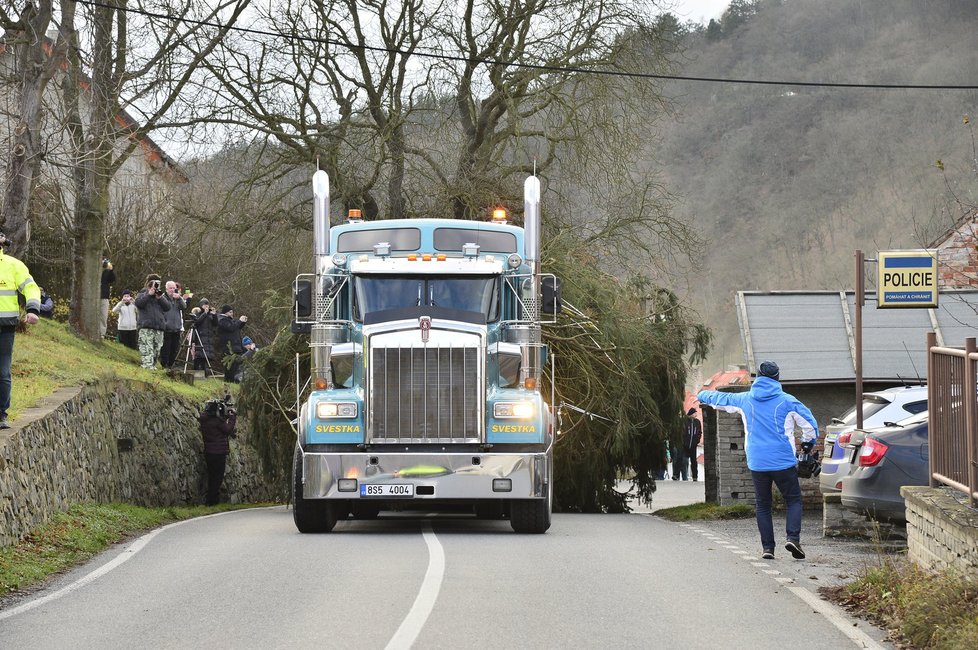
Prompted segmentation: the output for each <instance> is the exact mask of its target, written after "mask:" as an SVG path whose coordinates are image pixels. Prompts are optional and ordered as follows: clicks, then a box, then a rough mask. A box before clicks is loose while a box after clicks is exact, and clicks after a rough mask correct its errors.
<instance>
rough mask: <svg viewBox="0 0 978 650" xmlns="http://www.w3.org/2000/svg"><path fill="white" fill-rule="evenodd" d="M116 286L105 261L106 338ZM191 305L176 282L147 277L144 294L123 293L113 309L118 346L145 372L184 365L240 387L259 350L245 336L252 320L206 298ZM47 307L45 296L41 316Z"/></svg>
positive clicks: (103, 326)
mask: <svg viewBox="0 0 978 650" xmlns="http://www.w3.org/2000/svg"><path fill="white" fill-rule="evenodd" d="M115 282H116V274H115V271H114V270H113V268H112V263H111V262H110V261H109V260H108V259H104V260H102V278H101V287H100V294H99V295H100V299H101V318H100V320H99V328H100V330H101V331H100V333H101V334H102V336H105V333H106V332H107V331H108V317H109V311H110V303H111V302H112V301H111V298H110V295H111V290H112V285H113V284H115ZM44 295H46V294H44ZM48 300H50V297H49V298H48ZM193 300H194V294H193V293H191V292H190V291H187V290H185V289H184V288H183V287H182V286H181V285H180V283H179V282H177V281H176V280H167V281H166V282H164V281H163V280H162V278H160V276H159V275H157V274H155V273H151V274H149V275H148V276H146V280H145V282H144V283H143V287H142V288H141V289H139V290H138V291H137V292H135V293H133V292H132V291H131V290H130V289H125V290H123V291H122V297H121V299H120V300H119V301H118V302H116V303H115V305H112V306H111V312H112V313H114V314H115V315H116V317H117V319H118V320H117V325H116V330H117V332H118V340H119V342H120V343H122V344H123V345H125V346H127V347H130V348H132V349H134V350H138V351H139V356H140V363H141V365H142V367H143V368H145V369H147V370H156V369H157V364H159V367H160V368H162V369H164V370H166V369H171V368H174V367H175V366H177V364H178V362H179V361H182V362H183V365H184V367H187V366H189V365H190V364H193V369H194V370H200V371H204V372H206V373H208V374H220V373H221V371H222V370H223V374H224V377H225V379H227V380H229V381H234V382H239V381H241V374H242V362H243V361H244V360H245V359H247V358H248V357H250V356H251V355H253V354H254V353H255V350H257V346H256V345H255V343H254V342H253V341H252V340H251V338H250V337H248V336H245V335H244V334H243V332H242V330H243V329H244V327H245V326H246V325H247V323H248V317H247V316H244V315H242V316H237V317H236V316H235V314H234V307H233V306H232V305H228V304H225V305H223V306H222V307H221V308H220V310H218V309H215V308H214V307H212V306H211V304H210V301H209V300H208V299H207V298H201V299H199V300H198V301H197V304H196V305H193ZM43 305H44V299H43V295H42V315H43V314H44V312H43V308H44V307H43ZM52 308H53V303H52ZM225 360H227V361H228V363H227V365H225Z"/></svg>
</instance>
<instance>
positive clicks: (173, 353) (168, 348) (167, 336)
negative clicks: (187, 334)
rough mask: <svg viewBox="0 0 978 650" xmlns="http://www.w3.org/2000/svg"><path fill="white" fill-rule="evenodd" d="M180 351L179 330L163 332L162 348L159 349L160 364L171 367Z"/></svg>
mask: <svg viewBox="0 0 978 650" xmlns="http://www.w3.org/2000/svg"><path fill="white" fill-rule="evenodd" d="M179 352H180V332H163V348H162V349H160V365H161V366H163V367H164V368H172V367H173V364H174V363H176V360H177V354H178V353H179Z"/></svg>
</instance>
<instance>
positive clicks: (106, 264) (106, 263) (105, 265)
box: [102, 257, 110, 269]
mask: <svg viewBox="0 0 978 650" xmlns="http://www.w3.org/2000/svg"><path fill="white" fill-rule="evenodd" d="M109 263H110V262H109V258H107V257H103V258H102V268H103V269H105V268H108V267H109Z"/></svg>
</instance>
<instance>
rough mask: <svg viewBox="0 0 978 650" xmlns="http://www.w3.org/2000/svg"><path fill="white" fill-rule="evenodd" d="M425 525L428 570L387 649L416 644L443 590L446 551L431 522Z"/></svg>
mask: <svg viewBox="0 0 978 650" xmlns="http://www.w3.org/2000/svg"><path fill="white" fill-rule="evenodd" d="M424 526H425V530H424V541H425V544H427V545H428V571H427V572H426V573H425V574H424V580H423V581H422V582H421V589H420V590H419V591H418V597H417V598H415V599H414V605H412V606H411V610H410V611H409V612H408V613H407V616H405V617H404V620H403V621H401V626H400V627H399V628H397V632H395V633H394V636H393V637H391V640H390V642H388V644H387V647H386V650H401V649H402V648H403V649H407V648H410V647H411V646H412V645H414V642H415V641H416V640H417V638H418V635H419V634H421V628H423V627H424V624H425V622H426V621H427V620H428V616H430V615H431V610H432V609H433V608H434V606H435V601H436V600H437V599H438V592H439V591H441V583H442V579H443V578H444V577H445V551H444V549H442V546H441V543H440V542H439V541H438V538H437V537H436V536H435V532H434V531H433V530H432V529H431V522H425V525H424Z"/></svg>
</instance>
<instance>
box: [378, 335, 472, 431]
mask: <svg viewBox="0 0 978 650" xmlns="http://www.w3.org/2000/svg"><path fill="white" fill-rule="evenodd" d="M370 359H371V371H370V383H369V387H370V402H369V408H370V414H369V421H368V423H367V428H368V431H369V432H370V437H371V439H372V441H373V442H462V441H467V442H478V441H479V440H480V438H481V432H482V426H481V421H482V402H483V395H482V393H483V390H484V389H483V380H482V372H481V369H480V355H479V348H475V347H434V346H425V347H410V348H404V347H397V348H391V347H382V348H373V349H372V350H371V353H370Z"/></svg>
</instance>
